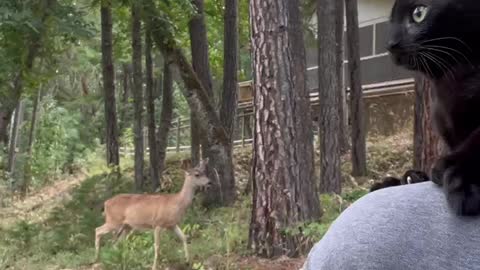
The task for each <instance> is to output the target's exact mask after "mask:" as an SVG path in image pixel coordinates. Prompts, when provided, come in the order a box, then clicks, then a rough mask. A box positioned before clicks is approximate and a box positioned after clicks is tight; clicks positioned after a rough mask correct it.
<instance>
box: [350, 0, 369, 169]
mask: <svg viewBox="0 0 480 270" xmlns="http://www.w3.org/2000/svg"><path fill="white" fill-rule="evenodd" d="M345 1H346V2H345V3H346V5H345V6H346V16H347V43H348V69H349V74H350V76H349V77H350V119H351V123H352V130H351V132H352V134H351V135H352V175H353V176H365V175H366V174H367V149H366V148H367V147H366V126H365V124H366V122H365V112H364V111H365V108H364V102H363V90H362V81H361V78H362V76H361V72H360V35H359V29H358V4H357V0H345Z"/></svg>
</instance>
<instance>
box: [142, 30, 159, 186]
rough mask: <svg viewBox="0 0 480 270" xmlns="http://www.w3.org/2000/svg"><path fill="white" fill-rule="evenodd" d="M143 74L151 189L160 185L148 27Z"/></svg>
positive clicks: (150, 37)
mask: <svg viewBox="0 0 480 270" xmlns="http://www.w3.org/2000/svg"><path fill="white" fill-rule="evenodd" d="M145 73H146V74H145V75H146V80H147V88H146V92H147V97H146V98H147V101H146V102H147V113H148V145H149V148H150V151H149V153H150V155H149V157H150V179H151V181H152V188H153V190H154V191H155V190H157V189H158V187H159V186H160V174H159V171H158V169H159V165H158V163H159V160H158V154H159V153H158V149H157V139H156V135H155V132H156V128H157V125H156V124H155V96H154V93H153V62H152V36H151V31H150V29H147V31H146V32H145Z"/></svg>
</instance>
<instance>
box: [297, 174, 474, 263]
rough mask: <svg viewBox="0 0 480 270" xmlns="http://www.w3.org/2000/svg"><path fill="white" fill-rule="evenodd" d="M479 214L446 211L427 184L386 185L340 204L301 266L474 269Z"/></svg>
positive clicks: (441, 199)
mask: <svg viewBox="0 0 480 270" xmlns="http://www.w3.org/2000/svg"><path fill="white" fill-rule="evenodd" d="M478 254H480V219H479V218H461V217H457V216H455V215H453V214H452V213H450V211H449V209H448V207H447V205H446V202H445V197H444V194H443V193H442V192H441V189H440V188H438V187H436V186H434V185H433V184H432V183H421V184H413V185H406V186H400V187H392V188H386V189H382V190H378V191H376V192H373V193H370V194H368V195H366V196H364V197H363V198H361V199H360V200H358V201H357V202H355V203H354V204H352V205H351V206H350V207H349V208H348V209H346V210H345V211H344V212H343V213H342V214H341V215H340V216H339V217H338V218H337V220H336V221H335V222H334V223H333V224H332V226H331V227H330V229H329V230H328V232H327V233H326V234H325V236H324V237H323V239H322V240H321V241H320V242H318V243H317V244H316V245H315V246H314V247H313V248H312V250H311V251H310V254H309V256H308V258H307V261H306V262H305V265H304V270H324V269H325V270H336V269H341V270H344V269H345V270H350V269H352V270H356V269H358V270H362V269H365V270H367V269H368V270H377V269H378V270H384V269H389V270H390V269H391V270H397V269H398V270H409V269H432V270H454V269H459V270H460V269H461V270H465V269H480V256H478Z"/></svg>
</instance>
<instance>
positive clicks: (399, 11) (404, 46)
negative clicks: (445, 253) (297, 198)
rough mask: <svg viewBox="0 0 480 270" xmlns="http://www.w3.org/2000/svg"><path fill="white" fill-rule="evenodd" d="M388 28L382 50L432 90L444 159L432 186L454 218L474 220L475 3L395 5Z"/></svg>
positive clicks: (420, 0)
mask: <svg viewBox="0 0 480 270" xmlns="http://www.w3.org/2000/svg"><path fill="white" fill-rule="evenodd" d="M420 6H423V7H420ZM425 8H426V9H427V11H426V16H424V19H423V20H419V18H422V17H423V16H420V15H422V14H425V13H423V12H418V11H419V10H425ZM415 10H416V11H417V12H416V13H415V15H413V14H414V12H415ZM419 21H420V22H419ZM390 22H391V37H390V40H389V42H388V46H387V48H388V50H389V51H390V53H391V55H392V57H393V59H394V61H395V62H396V63H397V64H398V65H401V66H404V67H406V68H408V69H410V70H415V71H420V72H421V73H423V74H425V75H426V76H427V77H429V78H430V79H431V80H432V82H433V85H434V89H433V91H432V96H433V114H434V115H433V119H434V126H435V128H436V130H437V131H438V132H439V134H440V135H441V137H442V138H443V140H444V141H445V142H446V145H447V147H448V153H447V154H446V155H445V156H443V157H441V158H440V159H439V160H438V161H437V162H436V164H435V165H434V168H433V169H432V175H431V176H432V180H433V181H434V182H435V183H437V184H439V185H441V186H443V188H444V190H445V193H446V197H447V201H448V203H449V205H450V207H451V209H452V210H454V212H455V213H457V214H459V215H478V214H480V38H479V37H480V1H479V0H397V1H396V2H395V5H394V7H393V9H392V14H391V19H390Z"/></svg>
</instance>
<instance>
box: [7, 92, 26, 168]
mask: <svg viewBox="0 0 480 270" xmlns="http://www.w3.org/2000/svg"><path fill="white" fill-rule="evenodd" d="M22 122H23V100H20V101H19V102H18V105H17V108H15V115H14V118H13V123H12V137H11V138H10V145H9V151H8V164H7V171H8V172H9V173H10V174H12V173H13V172H14V170H15V163H16V156H17V142H18V133H19V131H20V125H21V124H22Z"/></svg>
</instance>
